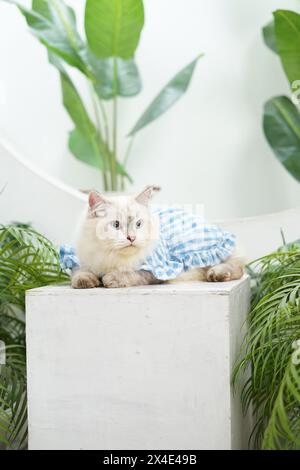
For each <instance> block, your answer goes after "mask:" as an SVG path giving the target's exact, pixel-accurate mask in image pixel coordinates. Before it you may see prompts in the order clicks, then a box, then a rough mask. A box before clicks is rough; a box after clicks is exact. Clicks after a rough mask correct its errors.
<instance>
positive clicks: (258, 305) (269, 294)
mask: <svg viewBox="0 0 300 470" xmlns="http://www.w3.org/2000/svg"><path fill="white" fill-rule="evenodd" d="M249 268H250V272H251V275H252V278H253V282H254V286H253V291H252V294H253V295H252V305H251V311H250V314H249V328H248V333H247V335H246V337H245V339H244V344H243V347H242V350H241V356H240V359H239V361H238V362H237V364H236V366H235V369H234V373H233V383H234V384H236V383H237V382H238V379H239V378H240V376H243V375H245V377H246V382H245V385H244V387H243V390H242V396H241V398H242V404H243V408H244V410H245V411H246V410H248V409H250V410H251V411H253V415H254V419H255V426H254V428H253V433H252V440H253V443H254V445H255V447H257V448H263V449H300V360H299V359H300V342H299V345H297V341H298V340H299V339H300V298H299V293H300V244H299V242H296V243H294V244H290V245H285V246H283V247H282V248H281V249H280V250H278V251H277V252H275V253H272V254H270V255H268V256H265V257H263V258H261V259H259V260H257V261H256V262H254V263H252V264H251V265H250V267H249ZM249 370H251V376H250V377H249Z"/></svg>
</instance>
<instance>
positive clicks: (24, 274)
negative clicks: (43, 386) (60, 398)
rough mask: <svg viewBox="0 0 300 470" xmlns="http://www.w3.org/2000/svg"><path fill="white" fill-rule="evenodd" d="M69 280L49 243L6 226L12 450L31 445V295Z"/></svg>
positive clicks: (3, 248)
mask: <svg viewBox="0 0 300 470" xmlns="http://www.w3.org/2000/svg"><path fill="white" fill-rule="evenodd" d="M67 280H68V276H67V275H66V274H65V273H63V272H62V271H61V268H60V265H59V257H58V253H57V251H56V249H55V247H54V246H53V245H52V244H51V243H50V242H49V241H48V240H47V239H46V238H45V237H43V236H42V235H40V234H39V233H37V232H36V231H35V230H33V229H32V228H30V227H28V226H26V225H23V224H16V225H9V226H3V225H2V226H0V340H1V341H2V342H4V344H5V353H6V361H5V364H2V365H1V364H0V442H2V443H4V444H5V445H6V446H7V447H8V448H11V449H22V448H24V447H25V446H26V440H27V397H26V350H25V314H24V312H25V291H26V290H27V289H31V288H35V287H40V286H44V285H49V284H53V283H55V284H57V283H61V282H65V281H67ZM0 349H1V346H0ZM1 352H2V353H3V352H4V350H2V351H0V353H1Z"/></svg>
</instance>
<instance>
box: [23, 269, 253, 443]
mask: <svg viewBox="0 0 300 470" xmlns="http://www.w3.org/2000/svg"><path fill="white" fill-rule="evenodd" d="M249 290H250V288H249V279H248V278H246V277H245V278H244V279H242V280H240V281H234V282H227V283H215V284H214V283H188V284H177V285H160V286H147V287H135V288H129V289H104V288H99V289H89V290H73V289H71V288H69V287H61V286H60V287H45V288H40V289H33V290H30V291H28V292H27V300H26V302H27V310H26V315H27V361H28V400H29V404H28V406H29V448H30V449H111V450H113V449H174V450H175V449H193V450H195V449H234V448H235V449H239V448H243V447H246V446H247V436H248V433H249V425H248V422H247V420H245V419H243V417H242V413H241V409H240V401H239V396H238V395H235V396H234V397H233V396H232V394H231V389H230V379H231V371H232V364H233V362H234V359H235V357H236V353H237V351H238V348H239V346H240V343H241V339H242V335H243V333H242V331H241V329H242V324H243V323H244V321H245V318H246V314H247V310H248V307H249Z"/></svg>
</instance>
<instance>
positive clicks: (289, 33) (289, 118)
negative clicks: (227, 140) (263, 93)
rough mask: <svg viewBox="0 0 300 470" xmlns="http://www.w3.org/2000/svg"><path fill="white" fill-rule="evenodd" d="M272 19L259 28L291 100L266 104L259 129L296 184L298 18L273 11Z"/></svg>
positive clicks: (299, 169) (299, 167)
mask: <svg viewBox="0 0 300 470" xmlns="http://www.w3.org/2000/svg"><path fill="white" fill-rule="evenodd" d="M273 16H274V20H273V21H272V22H270V23H269V24H268V25H267V26H265V27H264V28H263V35H264V40H265V43H266V44H267V46H268V47H269V48H270V49H271V50H272V51H273V52H275V53H277V54H278V56H279V58H280V60H281V64H282V66H283V69H284V71H285V74H286V76H287V78H288V81H289V84H290V87H291V90H292V91H293V100H291V99H290V98H289V97H287V96H276V97H274V98H271V99H270V100H269V101H267V103H266V104H265V108H264V118H263V127H264V132H265V136H266V138H267V140H268V142H269V144H270V146H271V147H272V149H273V151H274V153H275V155H276V157H277V158H278V160H279V161H280V162H281V163H282V165H283V166H284V167H285V168H286V170H287V171H288V172H289V173H290V174H291V175H292V176H293V177H294V178H296V180H297V181H300V113H299V109H298V105H299V99H298V96H299V87H300V15H299V14H298V13H296V12H293V11H288V10H277V11H275V12H274V13H273ZM293 101H295V103H296V104H297V106H296V104H294V102H293Z"/></svg>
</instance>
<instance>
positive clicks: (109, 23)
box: [2, 0, 199, 191]
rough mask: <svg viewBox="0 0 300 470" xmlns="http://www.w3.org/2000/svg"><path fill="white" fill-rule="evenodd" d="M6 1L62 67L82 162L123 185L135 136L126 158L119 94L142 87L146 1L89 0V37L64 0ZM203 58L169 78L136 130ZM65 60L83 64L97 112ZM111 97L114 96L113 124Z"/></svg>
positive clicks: (179, 91)
mask: <svg viewBox="0 0 300 470" xmlns="http://www.w3.org/2000/svg"><path fill="white" fill-rule="evenodd" d="M2 1H5V2H8V3H12V4H14V5H16V6H17V7H18V9H19V10H20V12H21V13H22V15H23V16H24V18H25V20H26V22H27V25H28V26H29V28H30V31H31V32H32V34H33V35H34V36H35V37H36V38H37V39H38V40H39V41H40V42H41V43H42V44H43V45H44V46H45V47H46V49H47V52H48V56H49V61H50V63H51V64H52V65H53V66H54V67H56V68H57V70H58V72H59V75H60V80H61V87H62V98H63V104H64V107H65V108H66V110H67V112H68V114H69V116H70V118H71V120H72V121H73V123H74V124H75V129H74V130H73V131H71V133H70V136H69V148H70V150H71V152H72V153H73V155H74V156H75V157H76V158H77V159H78V160H80V161H81V162H84V163H85V164H87V165H90V166H93V167H95V168H97V169H99V170H100V171H101V172H102V176H103V185H104V189H105V190H113V191H114V190H118V189H120V187H122V189H123V188H124V185H125V180H126V179H127V180H128V181H132V179H131V177H130V176H129V175H128V173H127V171H126V165H127V162H128V157H129V154H130V151H131V149H132V138H131V139H130V140H129V142H128V145H127V149H126V151H125V152H124V156H123V158H122V159H121V158H119V155H118V153H119V152H118V148H117V142H118V106H117V103H118V102H117V97H119V96H122V97H131V96H135V95H137V94H138V93H139V92H140V91H141V88H142V85H141V79H140V74H139V71H138V68H137V65H136V63H135V60H134V54H135V51H136V49H137V47H138V44H139V40H140V35H141V31H142V28H143V25H144V6H143V1H142V0H86V8H85V18H84V23H85V32H86V40H85V39H82V38H81V36H80V34H79V32H78V30H77V26H76V17H75V13H74V11H73V9H72V8H71V7H69V6H68V5H67V4H66V3H65V2H64V0H32V8H31V9H28V8H25V7H24V6H23V5H22V4H21V3H19V2H18V1H17V0H2ZM198 58H199V57H198ZM198 58H197V59H196V60H195V61H193V62H192V63H191V64H190V65H189V66H188V67H186V68H185V69H183V70H182V71H181V72H179V73H178V74H177V75H176V76H175V77H174V78H173V79H172V80H171V82H169V83H168V85H167V86H166V87H165V88H164V89H163V90H162V92H161V93H160V94H159V95H158V97H157V98H156V99H155V100H154V101H153V102H152V104H151V105H150V106H149V108H148V109H147V110H146V111H145V112H144V113H143V115H142V117H141V118H140V120H139V121H138V122H137V124H136V125H135V126H134V128H133V130H132V131H131V135H133V134H135V133H136V132H137V131H138V130H140V129H141V128H142V127H145V125H147V124H149V123H150V122H152V121H153V120H154V119H157V118H158V117H159V116H161V115H162V114H163V113H164V112H166V111H167V110H168V109H169V108H170V107H171V106H172V105H173V104H175V102H176V101H177V100H178V99H179V98H180V97H181V96H182V95H183V94H184V93H185V92H186V91H187V89H188V86H189V83H190V80H191V77H192V74H193V72H194V69H195V65H196V62H197V60H198ZM63 62H65V63H66V64H67V65H68V66H71V67H74V68H76V69H77V70H79V72H80V73H82V74H83V75H84V76H85V78H86V80H87V81H88V83H89V86H90V91H91V98H92V103H93V115H92V116H91V115H90V114H91V113H90V111H89V110H88V107H87V106H86V105H85V103H84V101H83V100H82V98H81V96H80V94H79V92H78V91H77V89H76V87H75V85H74V82H73V81H72V80H71V78H70V76H69V74H68V73H67V71H66V69H65V68H64V66H63ZM109 100H112V110H111V111H112V123H111V125H110V124H109V120H108V109H107V106H108V103H107V102H108V101H109Z"/></svg>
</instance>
